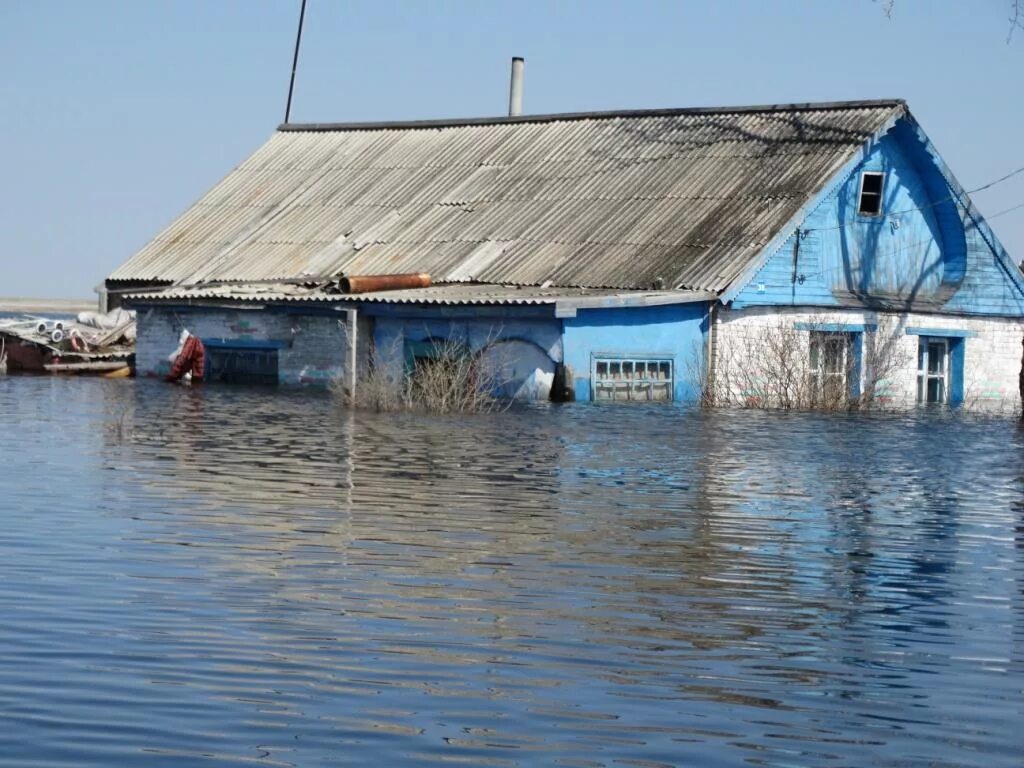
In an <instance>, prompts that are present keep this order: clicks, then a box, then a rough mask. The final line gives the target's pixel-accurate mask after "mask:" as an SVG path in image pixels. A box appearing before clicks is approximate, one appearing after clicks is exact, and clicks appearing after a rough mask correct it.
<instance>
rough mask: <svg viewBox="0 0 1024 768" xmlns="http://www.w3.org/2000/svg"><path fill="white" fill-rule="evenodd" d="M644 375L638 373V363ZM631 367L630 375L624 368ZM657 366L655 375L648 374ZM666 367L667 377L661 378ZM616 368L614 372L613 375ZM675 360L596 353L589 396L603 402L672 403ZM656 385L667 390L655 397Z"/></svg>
mask: <svg viewBox="0 0 1024 768" xmlns="http://www.w3.org/2000/svg"><path fill="white" fill-rule="evenodd" d="M638 365H642V366H643V374H642V375H637V374H638V371H637V366H638ZM627 366H628V368H629V375H628V376H627V375H626V373H625V371H624V369H625V368H626V367H627ZM652 368H653V369H654V373H655V375H654V376H651V375H649V374H650V373H651V371H652ZM666 368H667V372H668V374H667V376H666V377H664V378H662V377H661V376H662V374H663V372H664V371H665V370H666ZM613 369H615V372H614V374H613ZM675 373H676V371H675V362H674V360H673V359H672V358H670V357H661V356H658V357H642V356H631V357H617V356H613V355H600V356H597V355H595V356H594V358H593V360H592V362H591V368H590V399H591V400H595V401H602V402H637V401H642V402H647V401H651V402H671V401H672V400H673V399H674V397H675V391H674V390H675ZM656 388H657V389H658V390H663V391H664V392H665V396H664V397H655V394H656Z"/></svg>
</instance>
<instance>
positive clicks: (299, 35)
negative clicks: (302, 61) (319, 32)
mask: <svg viewBox="0 0 1024 768" xmlns="http://www.w3.org/2000/svg"><path fill="white" fill-rule="evenodd" d="M305 18H306V0H302V8H301V10H299V31H298V32H297V33H296V34H295V55H294V56H293V57H292V79H291V81H290V82H289V83H288V103H287V104H286V105H285V108H284V121H285V122H286V123H287V122H288V118H289V117H290V116H291V114H292V93H293V92H294V91H295V70H296V68H298V66H299V44H300V43H301V42H302V20H303V19H305Z"/></svg>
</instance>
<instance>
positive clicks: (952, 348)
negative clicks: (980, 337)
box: [949, 338, 966, 406]
mask: <svg viewBox="0 0 1024 768" xmlns="http://www.w3.org/2000/svg"><path fill="white" fill-rule="evenodd" d="M965 346H966V345H965V344H964V340H963V339H962V338H958V339H957V340H956V341H950V342H949V356H950V361H949V378H950V382H949V404H950V405H952V406H957V405H962V404H963V402H964V362H965V361H964V358H965V354H964V347H965Z"/></svg>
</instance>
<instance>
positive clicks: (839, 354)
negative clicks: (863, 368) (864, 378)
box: [810, 331, 858, 408]
mask: <svg viewBox="0 0 1024 768" xmlns="http://www.w3.org/2000/svg"><path fill="white" fill-rule="evenodd" d="M854 367H855V366H854V355H853V334H852V333H835V332H830V331H811V359H810V385H811V386H810V389H811V402H812V404H813V405H815V406H817V407H822V408H834V407H836V406H838V405H843V404H845V403H846V402H847V400H848V399H849V395H850V390H851V386H850V383H851V378H852V377H853V376H854V375H856V374H857V373H858V372H857V371H855V370H854Z"/></svg>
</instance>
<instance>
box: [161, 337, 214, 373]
mask: <svg viewBox="0 0 1024 768" xmlns="http://www.w3.org/2000/svg"><path fill="white" fill-rule="evenodd" d="M186 334H187V337H186V338H185V343H184V344H183V345H182V347H181V351H180V352H179V353H178V355H177V356H176V357H175V358H174V362H173V363H172V364H171V372H170V373H169V374H167V381H178V380H179V379H180V378H181V377H182V376H184V375H185V374H186V373H189V374H191V375H192V383H193V384H198V383H199V382H201V381H202V380H203V373H204V371H205V365H206V348H205V347H203V342H201V341H200V340H199V337H198V336H193V335H192V334H191V333H189V332H188V331H184V332H183V333H182V335H183V336H185V335H186Z"/></svg>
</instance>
